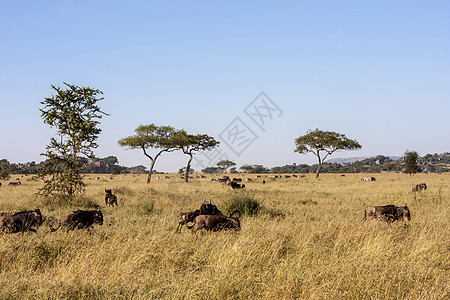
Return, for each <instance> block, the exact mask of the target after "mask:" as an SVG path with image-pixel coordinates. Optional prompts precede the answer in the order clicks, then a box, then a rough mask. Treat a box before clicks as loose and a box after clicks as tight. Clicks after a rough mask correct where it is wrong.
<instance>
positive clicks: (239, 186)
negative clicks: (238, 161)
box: [230, 181, 245, 190]
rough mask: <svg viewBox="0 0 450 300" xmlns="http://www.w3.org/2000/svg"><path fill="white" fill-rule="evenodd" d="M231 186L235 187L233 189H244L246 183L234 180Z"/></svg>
mask: <svg viewBox="0 0 450 300" xmlns="http://www.w3.org/2000/svg"><path fill="white" fill-rule="evenodd" d="M230 185H231V188H232V189H233V190H235V189H243V188H245V184H243V183H242V184H241V183H237V182H234V181H232V182H231V184H230Z"/></svg>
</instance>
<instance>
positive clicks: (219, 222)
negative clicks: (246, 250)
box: [186, 215, 241, 233]
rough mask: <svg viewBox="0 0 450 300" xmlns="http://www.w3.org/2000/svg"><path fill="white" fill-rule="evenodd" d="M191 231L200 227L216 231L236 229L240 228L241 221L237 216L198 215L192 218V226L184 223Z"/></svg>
mask: <svg viewBox="0 0 450 300" xmlns="http://www.w3.org/2000/svg"><path fill="white" fill-rule="evenodd" d="M186 227H187V228H189V229H191V230H192V232H193V233H194V232H196V231H197V230H200V229H202V228H205V229H206V230H208V231H210V230H211V231H217V230H221V229H232V228H234V229H236V230H239V229H240V228H241V223H240V222H239V218H238V217H226V216H224V215H198V216H197V217H195V219H194V224H193V225H192V226H188V225H186Z"/></svg>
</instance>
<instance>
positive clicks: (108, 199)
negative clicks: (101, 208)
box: [105, 189, 119, 206]
mask: <svg viewBox="0 0 450 300" xmlns="http://www.w3.org/2000/svg"><path fill="white" fill-rule="evenodd" d="M105 193H106V195H105V203H106V205H111V206H114V204H115V205H116V206H119V205H118V204H117V196H116V195H113V193H112V191H111V189H109V190H107V189H105Z"/></svg>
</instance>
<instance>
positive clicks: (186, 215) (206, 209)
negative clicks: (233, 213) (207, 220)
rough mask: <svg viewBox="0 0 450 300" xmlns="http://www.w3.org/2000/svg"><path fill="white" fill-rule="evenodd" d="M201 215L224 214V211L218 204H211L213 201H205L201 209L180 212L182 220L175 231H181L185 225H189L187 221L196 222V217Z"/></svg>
mask: <svg viewBox="0 0 450 300" xmlns="http://www.w3.org/2000/svg"><path fill="white" fill-rule="evenodd" d="M199 215H222V212H221V211H220V210H219V209H218V208H217V206H215V205H214V204H211V201H209V203H208V202H206V201H205V202H203V203H202V205H201V206H200V209H197V210H195V211H189V212H182V213H180V217H181V221H180V222H179V223H178V226H177V229H176V230H175V232H181V228H182V227H183V225H186V226H187V227H188V225H187V223H189V222H194V219H195V218H196V217H197V216H199Z"/></svg>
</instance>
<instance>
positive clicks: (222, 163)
mask: <svg viewBox="0 0 450 300" xmlns="http://www.w3.org/2000/svg"><path fill="white" fill-rule="evenodd" d="M235 165H236V163H235V162H233V161H231V160H221V161H219V162H218V163H217V166H218V167H220V168H223V169H224V170H225V173H226V172H227V170H228V169H229V168H230V167H233V166H235Z"/></svg>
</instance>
